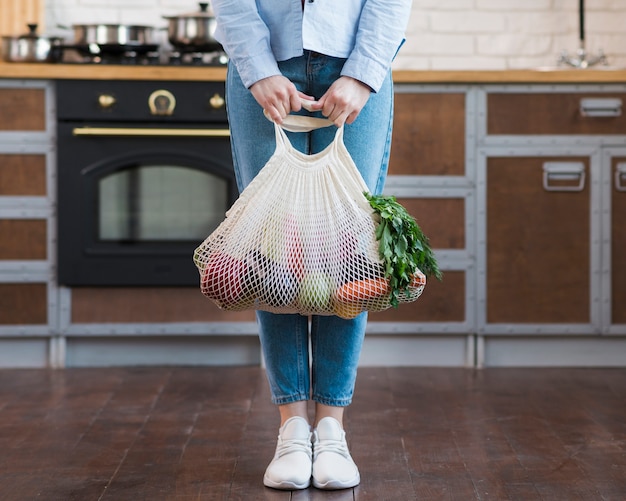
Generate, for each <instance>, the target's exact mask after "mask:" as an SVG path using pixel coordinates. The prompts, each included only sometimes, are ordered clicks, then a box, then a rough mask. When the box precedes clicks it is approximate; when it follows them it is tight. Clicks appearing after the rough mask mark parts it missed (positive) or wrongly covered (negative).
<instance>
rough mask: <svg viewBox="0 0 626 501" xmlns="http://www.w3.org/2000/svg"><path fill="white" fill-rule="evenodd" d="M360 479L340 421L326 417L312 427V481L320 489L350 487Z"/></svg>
mask: <svg viewBox="0 0 626 501" xmlns="http://www.w3.org/2000/svg"><path fill="white" fill-rule="evenodd" d="M360 481H361V476H360V475H359V469H358V468H357V466H356V464H355V463H354V461H353V460H352V456H350V451H349V450H348V444H347V443H346V433H345V432H344V431H343V429H342V428H341V424H339V421H337V420H336V419H334V418H332V417H325V418H323V419H322V420H320V422H319V423H318V425H317V428H316V429H315V430H314V431H313V485H314V486H315V487H317V488H318V489H347V488H348V487H354V486H355V485H358V484H359V482H360Z"/></svg>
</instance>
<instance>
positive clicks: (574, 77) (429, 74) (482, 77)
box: [0, 62, 626, 84]
mask: <svg viewBox="0 0 626 501" xmlns="http://www.w3.org/2000/svg"><path fill="white" fill-rule="evenodd" d="M225 76H226V69H225V68H224V67H212V66H205V67H193V66H191V67H190V66H123V65H90V64H84V65H82V64H38V63H30V64H29V63H6V62H0V79H15V78H19V79H44V80H57V79H85V80H187V81H221V80H224V78H225ZM394 80H395V81H396V82H397V83H478V84H480V83H626V69H587V70H577V69H559V68H546V69H529V70H477V71H470V70H458V71H456V70H448V71H436V70H416V71H414V70H397V71H394Z"/></svg>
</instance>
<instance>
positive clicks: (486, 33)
mask: <svg viewBox="0 0 626 501" xmlns="http://www.w3.org/2000/svg"><path fill="white" fill-rule="evenodd" d="M197 8H198V3H197V2H195V1H190V0H46V26H47V28H48V29H47V30H46V31H47V32H49V33H53V32H54V33H57V34H60V33H63V32H62V31H60V30H59V29H58V28H56V26H57V25H59V24H61V25H71V24H88V23H109V22H110V23H125V24H131V23H134V24H145V25H149V26H156V27H165V26H167V22H166V21H165V20H164V19H163V18H162V16H164V15H172V14H174V15H176V14H181V13H187V12H193V11H195V10H196V9H197ZM577 9H578V2H577V1H576V0H524V1H520V0H414V1H413V11H412V14H411V18H410V20H409V27H408V29H407V42H406V44H405V46H404V47H403V49H402V50H401V51H400V53H399V55H398V58H397V60H396V62H395V66H394V67H395V68H396V69H434V70H441V69H514V68H533V67H539V66H554V65H555V63H556V61H557V59H558V56H559V54H560V53H561V52H562V51H563V50H567V51H568V52H569V53H570V54H573V53H574V52H575V51H576V49H578V10H577ZM586 9H587V12H586V47H587V51H588V52H590V53H596V52H597V51H599V50H600V49H602V50H603V51H604V52H605V53H606V54H607V56H608V57H609V62H610V63H611V66H617V67H626V0H587V2H586ZM65 35H66V36H68V32H65ZM69 36H71V32H70V33H69Z"/></svg>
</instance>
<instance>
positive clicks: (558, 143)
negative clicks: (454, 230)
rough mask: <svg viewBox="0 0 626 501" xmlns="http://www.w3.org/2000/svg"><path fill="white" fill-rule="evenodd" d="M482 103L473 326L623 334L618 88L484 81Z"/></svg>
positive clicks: (625, 294) (624, 135) (621, 93)
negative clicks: (490, 86) (509, 84)
mask: <svg viewBox="0 0 626 501" xmlns="http://www.w3.org/2000/svg"><path fill="white" fill-rule="evenodd" d="M482 103H483V105H484V111H485V113H484V115H483V117H482V118H483V121H482V122H481V126H482V127H483V130H482V138H481V141H480V143H481V145H480V147H479V157H478V158H479V160H478V165H479V167H478V176H477V183H478V184H477V186H478V194H477V198H478V201H479V203H478V211H477V213H478V233H479V235H478V241H479V247H478V256H479V264H478V272H479V277H480V278H479V288H478V290H479V293H478V298H479V309H478V323H479V334H480V335H483V336H485V339H488V338H489V337H492V338H494V339H495V338H497V337H507V336H518V337H520V338H521V337H526V338H532V337H534V338H535V339H537V338H539V337H543V338H544V339H547V338H548V337H556V338H557V339H564V338H567V337H580V338H582V337H589V336H597V335H607V334H621V335H623V334H626V308H625V307H624V304H626V303H625V300H626V285H625V280H626V255H625V254H624V252H623V249H624V248H626V247H625V245H626V240H625V236H624V235H625V233H626V221H625V219H624V215H625V214H626V187H625V186H624V185H625V184H626V157H625V153H626V150H624V146H623V145H625V144H626V108H625V109H622V108H621V106H624V107H626V92H625V90H624V88H623V87H618V88H601V89H598V88H595V87H589V88H588V89H587V88H584V87H583V88H581V87H575V88H574V87H570V86H561V87H559V88H554V89H550V91H549V92H546V91H545V89H542V88H539V87H536V88H533V87H530V88H524V89H515V88H512V87H508V88H506V89H502V88H494V89H487V90H486V91H485V93H484V94H483V96H482ZM614 105H615V108H612V106H614ZM586 106H587V107H589V108H586ZM479 344H480V343H479ZM494 344H495V343H494ZM485 345H487V346H488V342H487V343H485ZM485 345H483V348H482V349H483V353H482V354H481V355H482V357H483V358H488V357H489V349H488V347H487V348H485V347H484V346H485ZM511 346H513V344H511ZM485 351H486V352H485ZM537 356H538V357H539V358H541V355H540V354H538V355H537ZM513 358H514V357H513Z"/></svg>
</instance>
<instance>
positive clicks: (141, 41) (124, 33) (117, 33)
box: [72, 24, 155, 46]
mask: <svg viewBox="0 0 626 501" xmlns="http://www.w3.org/2000/svg"><path fill="white" fill-rule="evenodd" d="M72 29H73V30H74V43H75V44H76V45H91V44H97V45H101V46H116V45H119V46H130V45H151V44H154V39H155V37H154V28H152V27H151V26H136V25H123V24H74V25H72Z"/></svg>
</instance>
